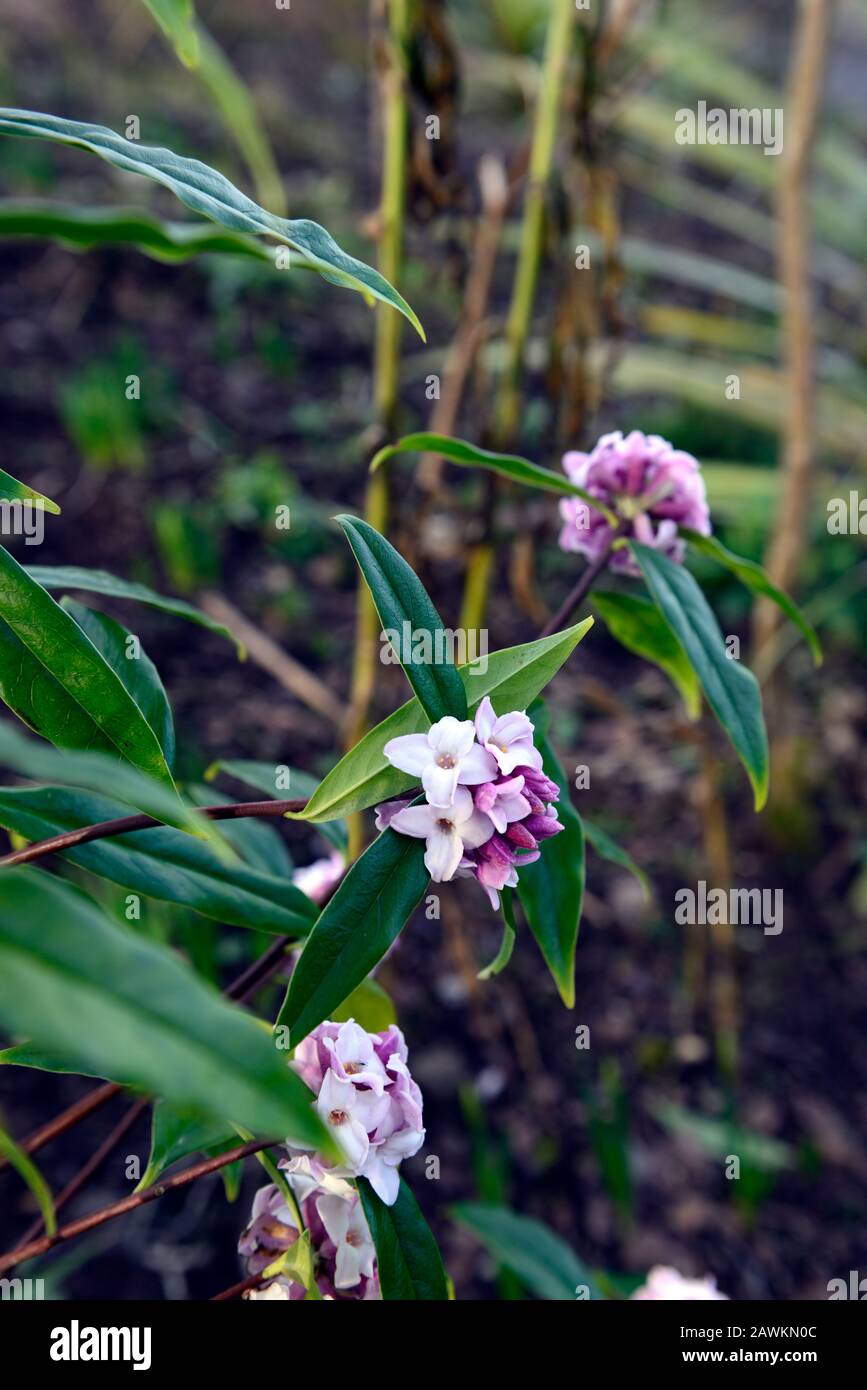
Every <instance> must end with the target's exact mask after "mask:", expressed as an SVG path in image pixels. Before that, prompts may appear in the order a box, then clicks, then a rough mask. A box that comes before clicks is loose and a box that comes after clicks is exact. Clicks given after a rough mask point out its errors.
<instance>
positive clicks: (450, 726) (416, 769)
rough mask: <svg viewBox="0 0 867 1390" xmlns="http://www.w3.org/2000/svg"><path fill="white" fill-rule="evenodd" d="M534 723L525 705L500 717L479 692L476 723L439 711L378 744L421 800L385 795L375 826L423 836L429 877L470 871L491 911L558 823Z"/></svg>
mask: <svg viewBox="0 0 867 1390" xmlns="http://www.w3.org/2000/svg"><path fill="white" fill-rule="evenodd" d="M533 734H534V726H533V723H532V720H530V719H528V718H527V715H526V713H525V712H524V711H523V710H513V711H512V712H511V713H509V714H503V715H500V716H499V717H498V716H497V714H496V713H495V712H494V707H493V705H492V704H491V701H490V700H489V699H488V697H487V696H486V697H485V699H484V700H482V702H481V704H480V705H479V708H478V710H477V711H476V717H475V722H473V721H472V720H470V719H455V718H454V717H453V716H452V715H446V717H445V718H444V719H439V720H438V721H437V722H436V724H432V725H431V727H430V729H428V731H427V733H426V734H406V735H404V736H402V737H401V738H393V739H391V740H390V741H389V742H388V743H387V744H386V745H385V749H384V752H385V756H386V757H387V758H388V760H389V762H390V763H391V764H392V765H393V766H394V767H397V768H400V770H401V771H402V772H407V773H411V774H412V775H413V776H415V777H418V778H419V779H420V781H421V784H422V787H423V788H424V792H425V796H426V798H427V805H425V806H410V805H408V804H407V802H406V801H389V802H385V803H384V804H383V805H382V806H379V807H378V808H377V819H376V824H377V827H378V829H380V830H384V829H385V828H386V827H387V826H390V827H391V829H392V830H396V831H398V833H399V834H401V835H411V836H413V837H414V838H415V839H419V840H425V841H426V845H427V848H426V850H425V856H424V862H425V865H426V867H427V870H428V873H429V874H430V876H431V878H432V879H433V880H434V882H435V883H445V882H447V881H448V880H450V879H452V878H454V877H455V875H456V874H461V875H469V876H472V877H473V878H476V879H477V880H478V882H479V883H480V884H481V886H482V887H483V888H484V890H485V892H486V893H487V895H488V897H489V899H490V901H491V904H492V905H493V907H494V908H495V909H496V908H498V907H499V905H500V897H499V895H500V893H501V892H502V890H503V889H504V888H514V887H516V885H517V882H518V869H519V868H520V866H521V865H522V864H532V863H533V862H534V861H535V860H536V859H538V858H539V853H540V851H539V844H540V843H541V841H542V840H547V839H548V838H549V837H550V836H551V835H556V834H557V833H558V831H560V830H562V829H563V826H562V825H561V824H560V822H559V821H558V819H557V813H556V811H555V809H554V806H553V804H552V803H553V802H555V801H556V800H557V799H558V797H559V794H560V792H559V788H558V787H557V785H556V783H555V782H552V781H551V779H550V778H549V777H546V776H545V773H544V772H543V771H542V755H541V753H540V752H539V750H538V748H536V747H535V745H534V743H533Z"/></svg>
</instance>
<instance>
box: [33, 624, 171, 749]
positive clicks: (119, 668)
mask: <svg viewBox="0 0 867 1390" xmlns="http://www.w3.org/2000/svg"><path fill="white" fill-rule="evenodd" d="M60 606H61V608H63V609H65V610H66V612H67V613H70V614H71V615H72V617H73V618H74V619H75V621H76V622H77V623H78V626H79V627H80V628H81V630H82V632H84V633H86V634H87V636H88V637H89V638H90V640H91V642H92V643H93V645H94V646H95V647H96V650H97V651H98V652H99V653H100V655H101V656H103V657H104V658H105V660H106V661H107V662H108V664H109V666H110V667H111V669H112V670H113V671H114V672H115V674H116V675H117V676H118V677H119V678H120V680H122V681H123V683H124V685H125V686H126V688H127V690H128V691H129V693H130V695H131V696H132V698H133V699H134V700H135V702H136V704H137V705H138V707H139V709H140V710H141V712H142V714H143V715H144V717H145V719H146V720H147V722H148V723H149V724H150V726H151V728H152V729H153V731H154V733H155V734H156V736H157V739H158V740H159V744H160V747H161V748H162V750H163V753H164V755H165V759H166V762H167V763H168V764H169V767H171V765H172V763H173V762H174V758H175V725H174V720H173V719H172V711H171V706H170V705H169V698H168V696H167V695H166V691H165V686H164V685H163V683H162V681H161V679H160V674H159V672H158V671H157V668H156V666H154V664H153V662H152V661H151V659H150V657H149V656H147V655H146V653H145V652H144V651H143V649H142V646H141V643H140V642H139V640H138V638H137V637H135V636H133V634H132V633H130V632H127V630H126V628H125V627H122V626H121V624H120V623H118V622H115V620H114V618H109V617H107V616H106V614H105V613H97V612H96V610H95V609H93V608H85V607H84V605H83V604H81V603H75V602H74V601H73V600H72V599H70V598H65V599H62V600H61V604H60Z"/></svg>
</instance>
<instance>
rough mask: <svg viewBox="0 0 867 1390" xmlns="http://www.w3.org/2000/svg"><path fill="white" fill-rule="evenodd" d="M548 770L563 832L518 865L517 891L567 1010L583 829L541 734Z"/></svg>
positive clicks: (581, 887) (572, 989) (580, 886)
mask: <svg viewBox="0 0 867 1390" xmlns="http://www.w3.org/2000/svg"><path fill="white" fill-rule="evenodd" d="M536 747H537V748H538V749H539V751H540V752H541V754H542V763H543V767H544V770H545V773H546V775H547V776H548V777H550V778H551V779H552V781H554V782H556V783H557V785H558V787H559V788H560V800H559V801H558V802H557V803H556V809H557V819H558V820H559V821H560V823H561V824H562V826H563V829H562V830H561V831H560V833H559V834H558V835H554V836H553V837H552V838H551V839H550V840H545V841H543V843H542V845H541V846H540V848H541V851H542V853H541V855H540V856H539V858H538V859H537V860H536V862H535V864H527V865H526V866H525V867H523V868H522V867H521V866H520V865H519V866H518V887H517V893H518V897H519V899H520V902H521V906H522V908H523V909H524V916H525V917H526V918H527V925H528V926H529V928H530V930H531V932H532V933H533V935H534V936H535V938H536V941H537V943H538V945H539V949H540V950H541V952H542V955H543V956H544V957H545V961H546V963H547V966H548V969H549V970H550V971H551V974H552V975H553V977H554V982H555V984H556V986H557V988H558V990H559V991H560V996H561V998H562V1000H563V1003H564V1004H565V1005H566V1007H567V1009H571V1008H572V1007H573V1005H574V1003H575V947H576V945H577V941H578V924H579V923H580V921H581V904H582V901H583V898H584V832H583V830H582V828H581V820H580V818H579V816H578V812H577V811H576V810H575V808H574V806H573V805H572V802H571V799H570V796H569V780H568V778H567V777H566V774H565V772H564V771H563V769H562V767H561V766H560V763H559V762H558V760H557V757H556V755H555V753H554V750H553V749H552V747H551V745H550V744H549V742H548V740H547V739H546V738H540V737H539V735H538V731H537V734H536Z"/></svg>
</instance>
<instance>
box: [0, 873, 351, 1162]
mask: <svg viewBox="0 0 867 1390" xmlns="http://www.w3.org/2000/svg"><path fill="white" fill-rule="evenodd" d="M37 925H38V930H36V929H35V928H36V926H37ZM0 1023H2V1026H3V1027H4V1028H5V1029H7V1030H8V1031H12V1032H17V1033H20V1034H25V1035H26V1036H27V1037H29V1038H30V1039H31V1040H32V1041H33V1042H34V1043H35V1044H36V1045H37V1046H42V1047H46V1048H50V1049H51V1051H52V1052H55V1053H57V1054H59V1055H60V1056H62V1057H64V1058H66V1059H67V1060H68V1061H69V1062H70V1063H71V1064H73V1065H75V1066H78V1067H80V1068H81V1070H82V1072H84V1073H86V1072H88V1071H95V1072H97V1073H99V1072H102V1070H103V1068H105V1069H106V1070H108V1071H110V1072H111V1074H112V1076H113V1077H115V1078H116V1079H117V1080H119V1081H121V1082H123V1083H124V1084H126V1085H130V1086H135V1087H138V1088H140V1089H142V1090H144V1091H147V1092H150V1093H151V1094H153V1095H156V1096H159V1097H162V1098H165V1099H167V1100H171V1101H174V1102H175V1103H177V1104H179V1105H188V1106H195V1107H197V1108H199V1109H201V1110H202V1111H204V1112H205V1113H207V1114H209V1115H213V1116H215V1117H218V1118H224V1117H225V1118H226V1119H227V1120H229V1121H231V1122H234V1123H237V1124H240V1125H244V1126H246V1127H247V1128H248V1129H250V1130H251V1131H252V1132H253V1133H254V1134H256V1135H259V1136H261V1137H263V1138H267V1137H269V1136H270V1135H272V1134H273V1136H274V1138H275V1139H280V1138H283V1137H286V1136H292V1137H293V1138H294V1139H295V1141H296V1142H299V1143H301V1144H303V1145H305V1146H310V1147H312V1148H319V1147H320V1146H321V1145H323V1144H324V1145H325V1146H326V1148H327V1149H329V1150H331V1148H332V1144H331V1139H330V1136H329V1135H328V1134H327V1133H326V1131H325V1129H324V1127H323V1126H322V1124H321V1123H320V1122H319V1120H318V1117H317V1116H316V1114H315V1112H314V1110H313V1107H312V1105H311V1093H310V1091H309V1090H308V1089H307V1087H306V1086H305V1085H304V1083H303V1082H302V1081H301V1080H300V1078H299V1077H297V1076H295V1075H294V1073H293V1072H292V1071H291V1069H290V1068H289V1067H288V1066H287V1065H286V1056H285V1053H280V1052H278V1050H277V1049H275V1047H274V1046H273V1044H272V1042H271V1040H270V1039H269V1038H268V1036H267V1034H266V1033H265V1032H264V1031H263V1030H262V1029H261V1028H260V1026H259V1024H258V1023H257V1022H256V1021H255V1019H253V1018H252V1016H251V1015H249V1014H247V1013H245V1012H244V1011H243V1010H242V1009H240V1008H237V1007H236V1006H234V1005H231V1004H229V1003H227V1002H226V1001H225V1000H224V999H221V998H220V996H219V995H218V994H217V993H216V991H215V990H214V989H212V988H211V987H210V986H209V985H206V984H205V983H204V982H203V981H202V980H201V979H200V978H199V977H198V976H196V975H195V974H194V973H193V972H192V971H191V970H190V969H189V967H188V966H187V965H185V964H184V963H183V962H182V961H181V960H179V959H178V957H177V956H176V955H175V954H174V952H172V951H169V950H167V949H165V948H164V947H161V946H157V945H155V944H154V943H153V942H150V941H146V940H144V939H143V938H142V937H140V936H137V935H136V934H135V933H133V932H131V931H128V930H126V929H124V928H122V927H118V926H115V924H114V923H113V922H112V921H110V920H109V918H107V917H106V916H105V915H104V914H103V913H102V912H101V911H100V909H99V908H98V907H97V906H96V904H95V903H93V902H91V901H90V900H89V899H88V898H86V897H84V896H83V895H82V894H81V893H78V892H77V891H75V890H74V889H72V888H71V887H70V886H69V885H68V884H64V883H61V882H60V881H59V880H58V879H56V878H53V877H51V876H49V875H47V874H44V873H42V872H41V871H38V872H34V871H33V870H23V871H21V870H13V871H11V872H9V873H6V874H3V875H0Z"/></svg>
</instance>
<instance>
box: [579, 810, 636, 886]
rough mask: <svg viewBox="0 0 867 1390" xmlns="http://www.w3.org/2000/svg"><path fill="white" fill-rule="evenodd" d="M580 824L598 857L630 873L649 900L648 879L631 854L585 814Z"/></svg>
mask: <svg viewBox="0 0 867 1390" xmlns="http://www.w3.org/2000/svg"><path fill="white" fill-rule="evenodd" d="M581 825H582V827H583V829H584V838H585V840H586V841H587V843H588V844H589V845H592V846H593V848H594V849H595V851H596V853H597V854H598V855H599V857H600V859H607V860H608V861H609V862H610V863H612V864H618V865H619V866H620V868H621V869H625V870H626V872H627V873H630V874H632V876H633V878H637V879H638V882H639V883H640V884H641V887H642V889H643V890H644V896H645V898H646V899H647V901H648V902H649V901H650V898H651V896H652V892H651V887H650V879H649V878H648V877H647V874H646V873H645V872H644V870H643V869H642V868H640V867H639V865H638V864H636V862H635V860H634V859H633V858H632V855H631V854H629V853H627V851H626V850H625V849H623V848H622V846H620V845H619V844H618V843H617V841H616V840H613V839H612V838H611V836H610V835H609V834H608V831H607V830H603V829H602V827H601V826H600V825H596V823H595V822H594V821H589V820H588V819H587V817H586V816H582V817H581Z"/></svg>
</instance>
